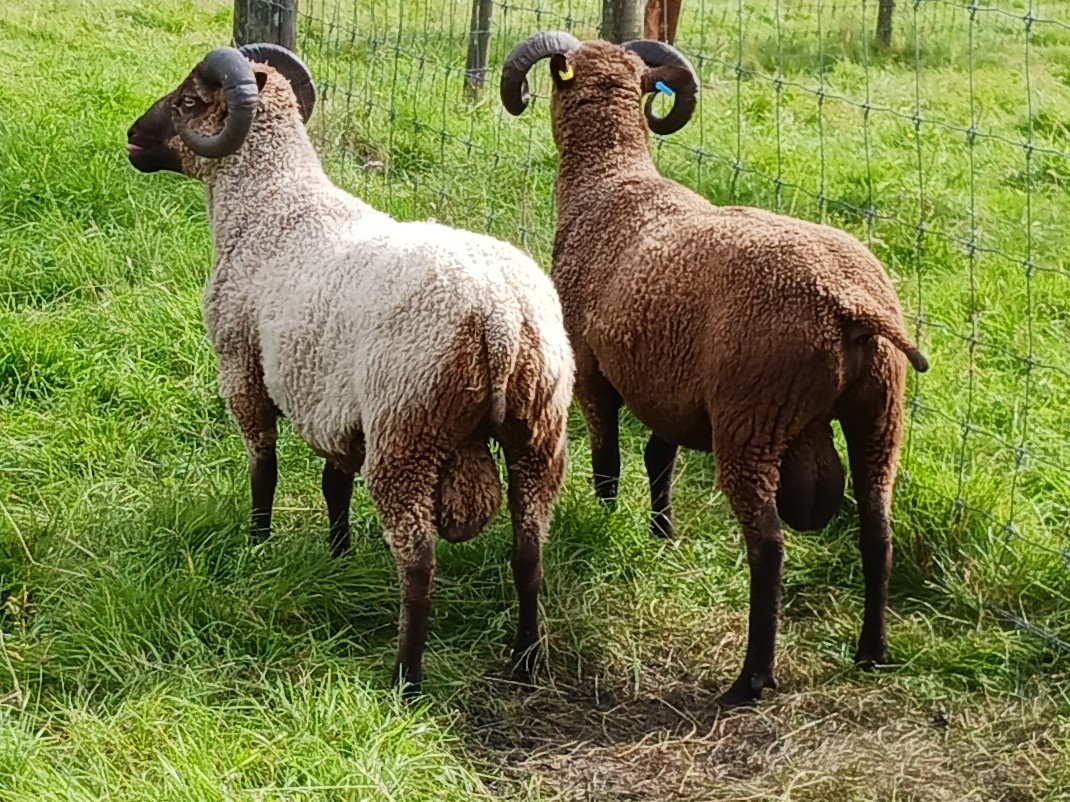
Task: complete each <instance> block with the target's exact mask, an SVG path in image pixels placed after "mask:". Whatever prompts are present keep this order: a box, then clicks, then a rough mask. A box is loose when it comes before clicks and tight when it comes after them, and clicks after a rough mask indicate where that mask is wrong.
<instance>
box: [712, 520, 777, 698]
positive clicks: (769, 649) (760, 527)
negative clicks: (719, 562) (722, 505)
mask: <svg viewBox="0 0 1070 802" xmlns="http://www.w3.org/2000/svg"><path fill="white" fill-rule="evenodd" d="M743 533H744V536H745V537H746V540H747V563H748V564H749V565H750V616H749V620H748V623H747V655H746V657H745V658H744V659H743V670H742V671H741V672H740V674H739V677H738V678H737V679H736V681H735V682H733V683H732V687H730V688H729V689H728V690H727V691H726V692H725V693H724V694H722V696H721V698H720V699H719V702H720V703H721V704H722V705H724V706H725V707H732V706H735V705H741V704H751V703H753V702H756V701H758V700H759V699H761V697H762V690H763V689H765V688H773V689H775V688H776V687H777V682H776V673H775V666H774V661H775V653H776V636H777V623H778V622H777V617H778V616H779V614H780V595H781V581H782V573H783V566H784V535H783V533H782V532H781V531H780V519H779V518H778V517H777V514H776V504H775V503H773V502H772V501H769V502H767V503H766V505H765V507H764V508H763V510H762V512H761V513H760V514H758V515H757V516H756V517H754V518H752V519H751V520H749V521H748V522H746V523H744V524H743Z"/></svg>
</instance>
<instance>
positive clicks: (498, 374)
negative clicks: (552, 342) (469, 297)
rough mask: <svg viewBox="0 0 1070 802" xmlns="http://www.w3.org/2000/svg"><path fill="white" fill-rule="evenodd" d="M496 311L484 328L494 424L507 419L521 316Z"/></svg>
mask: <svg viewBox="0 0 1070 802" xmlns="http://www.w3.org/2000/svg"><path fill="white" fill-rule="evenodd" d="M501 311H502V310H500V309H499V310H495V313H494V314H491V315H489V316H488V317H487V320H486V324H485V325H484V327H483V341H484V344H485V345H486V348H487V366H488V368H489V369H490V417H491V422H492V423H493V424H494V425H495V426H500V425H501V424H502V422H503V421H504V420H505V413H506V391H507V390H508V387H509V377H510V376H512V375H513V370H514V369H515V368H516V360H517V357H518V355H519V354H520V346H521V334H520V316H519V314H518V315H508V314H501Z"/></svg>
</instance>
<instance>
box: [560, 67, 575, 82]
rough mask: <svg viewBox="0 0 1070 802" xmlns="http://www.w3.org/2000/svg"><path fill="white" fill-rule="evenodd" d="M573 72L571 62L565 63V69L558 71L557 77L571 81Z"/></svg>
mask: <svg viewBox="0 0 1070 802" xmlns="http://www.w3.org/2000/svg"><path fill="white" fill-rule="evenodd" d="M575 74H576V73H575V72H574V71H573V70H572V65H571V64H566V65H565V69H563V70H559V71H558V73H557V77H558V78H560V79H561V80H562V81H566V82H567V81H571V80H572V78H573V76H574V75H575Z"/></svg>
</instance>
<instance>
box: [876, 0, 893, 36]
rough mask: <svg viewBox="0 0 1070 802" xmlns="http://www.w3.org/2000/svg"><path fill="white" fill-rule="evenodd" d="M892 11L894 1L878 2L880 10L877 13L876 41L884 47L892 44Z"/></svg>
mask: <svg viewBox="0 0 1070 802" xmlns="http://www.w3.org/2000/svg"><path fill="white" fill-rule="evenodd" d="M893 11H895V0H880V10H879V11H878V12H877V41H878V42H880V43H881V44H882V45H884V46H885V47H888V46H889V45H890V44H891V43H892V12H893Z"/></svg>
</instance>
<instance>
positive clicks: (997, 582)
mask: <svg viewBox="0 0 1070 802" xmlns="http://www.w3.org/2000/svg"><path fill="white" fill-rule="evenodd" d="M475 5H476V9H475V12H474V10H473V4H472V2H471V0H387V1H386V2H373V0H355V1H354V0H345V2H343V1H342V0H302V2H301V4H300V10H299V15H300V16H299V28H298V52H299V53H300V54H301V56H302V57H303V58H305V59H306V60H307V61H308V63H309V65H310V66H311V68H312V70H313V73H314V75H315V76H316V79H317V84H318V87H319V89H320V92H321V102H320V106H319V109H318V111H317V114H316V116H315V117H314V118H313V121H312V123H311V124H310V127H311V129H312V130H313V132H314V136H315V137H316V138H317V140H318V144H319V145H320V146H321V147H322V148H323V149H324V150H328V151H332V152H333V153H335V154H336V160H335V163H336V165H337V170H338V171H340V172H341V173H342V175H341V176H340V180H341V181H342V182H343V183H347V184H348V185H349V186H351V187H352V188H354V189H355V190H356V191H358V192H359V193H360V194H361V195H362V196H363V197H365V198H366V199H367V200H368V201H369V202H371V203H374V204H376V205H379V206H381V207H382V208H385V209H387V210H389V211H390V212H392V213H393V214H395V215H396V216H399V217H402V218H414V217H434V218H436V219H439V220H441V221H443V222H447V223H451V224H455V225H460V226H464V227H468V228H473V229H477V230H482V231H486V232H489V233H491V234H494V235H496V236H500V237H503V238H505V239H508V240H511V241H513V242H516V243H518V244H521V245H522V246H524V247H526V248H527V249H528V250H530V251H531V252H532V253H533V255H535V256H536V258H538V259H539V260H540V261H541V263H542V264H543V265H544V266H546V267H547V268H548V267H549V265H550V250H551V243H552V238H553V231H554V208H553V181H554V175H555V169H556V162H557V156H556V151H555V149H554V146H553V142H552V138H551V134H550V126H549V120H548V104H547V93H548V92H549V88H550V84H549V80H548V77H547V75H546V74H545V73H546V70H545V69H543V70H540V69H538V68H536V69H535V70H533V71H532V78H531V80H532V89H533V98H534V99H533V103H532V106H531V108H530V109H529V111H528V112H526V113H525V115H523V117H522V118H512V117H510V116H509V115H507V114H506V113H505V112H504V110H503V109H502V107H501V104H500V102H499V99H498V94H497V87H498V79H499V75H500V66H501V64H502V61H503V59H504V57H505V55H506V54H507V53H508V52H509V50H510V49H511V48H512V46H513V45H514V44H515V43H516V42H517V41H519V40H520V39H522V38H524V37H526V36H528V35H529V34H531V33H533V32H535V31H537V30H540V29H549V28H560V29H564V30H568V31H570V32H572V33H573V34H574V35H576V36H578V37H579V38H581V39H588V38H594V37H597V36H598V35H599V25H600V23H601V18H602V9H601V3H600V2H599V0H572V1H571V2H570V1H569V0H560V1H558V2H550V0H517V2H516V3H512V2H498V1H495V2H492V3H489V4H484V5H489V9H488V8H484V9H483V11H484V14H486V12H487V11H488V10H489V16H486V15H485V18H484V19H483V21H482V23H480V15H479V13H478V7H479V2H478V0H477V2H476V4H475ZM877 17H878V2H877V0H811V1H810V2H796V1H795V0H723V1H722V2H713V0H685V2H684V4H683V11H682V14H681V18H680V21H679V30H678V35H677V39H676V45H677V47H679V49H680V50H682V51H683V52H684V53H685V54H686V55H687V56H688V57H689V58H690V59H691V61H692V63H693V64H694V66H695V67H696V69H697V71H698V73H699V75H700V78H701V81H702V93H701V95H700V101H699V108H698V110H697V111H696V113H695V117H694V118H693V120H692V122H691V123H690V124H689V126H687V127H686V128H685V129H684V130H683V131H681V132H680V133H678V134H675V135H673V136H671V137H667V138H660V137H653V138H652V143H653V148H654V152H655V157H656V160H657V163H658V165H659V168H660V169H661V171H662V172H663V173H665V174H667V175H669V176H671V177H673V178H675V179H677V180H679V181H681V182H683V183H684V184H686V185H688V186H690V187H692V188H694V189H696V190H698V191H699V192H701V193H702V194H704V195H705V196H706V197H708V198H710V199H711V200H712V201H713V202H715V203H719V204H746V205H755V206H760V207H764V208H768V209H773V210H776V211H780V212H784V213H787V214H791V215H795V216H798V217H803V218H807V219H812V220H818V221H822V222H826V223H828V224H830V225H834V226H838V227H841V228H844V229H846V230H848V231H850V232H852V233H854V234H856V235H857V236H859V237H860V238H861V239H862V240H863V241H864V242H866V243H867V244H868V245H869V246H870V247H871V248H872V249H873V251H874V252H875V253H876V255H877V256H878V257H879V258H880V259H881V261H882V262H883V263H884V264H885V265H886V267H887V268H888V270H889V272H890V273H891V274H892V276H893V278H894V280H895V283H896V285H897V287H898V289H899V292H900V297H901V298H902V300H903V304H904V307H905V310H906V313H907V316H908V321H909V322H910V324H911V327H912V329H913V332H914V334H915V336H916V338H917V340H918V342H919V344H920V346H921V348H922V350H923V351H925V352H926V353H927V354H928V356H929V357H930V362H931V363H932V365H933V370H932V371H930V373H928V374H926V375H925V376H917V375H912V376H911V379H910V385H909V393H908V396H909V397H908V415H909V428H908V434H907V440H906V444H905V447H904V453H903V458H902V477H901V479H902V481H901V483H900V489H899V491H898V497H897V513H896V514H897V520H898V533H899V536H900V537H902V538H905V539H906V540H907V541H908V542H909V543H910V544H911V548H912V549H913V550H914V552H915V556H916V557H917V558H918V559H921V560H924V561H925V562H926V565H927V566H928V568H929V569H930V576H931V577H932V578H933V579H934V580H935V581H937V582H938V583H940V584H942V585H943V586H944V587H946V588H949V589H951V590H953V591H955V592H958V593H961V594H964V595H965V596H966V597H970V598H974V599H980V600H981V601H982V602H983V603H984V604H985V605H987V606H988V607H989V608H990V609H991V610H993V611H995V612H997V613H998V614H999V615H1001V616H1003V617H1005V618H1007V619H1009V620H1011V621H1014V622H1015V623H1016V624H1017V625H1018V626H1020V627H1021V628H1023V629H1025V630H1028V631H1031V632H1034V633H1037V634H1041V635H1043V636H1044V637H1045V638H1047V639H1048V641H1049V642H1050V643H1051V644H1054V645H1055V646H1057V647H1059V648H1061V649H1067V650H1070V624H1068V622H1067V616H1066V615H1065V613H1066V612H1068V611H1070V478H1068V477H1070V473H1068V469H1070V414H1068V413H1067V411H1066V410H1065V409H1064V408H1063V407H1062V404H1063V403H1064V401H1065V399H1066V398H1067V397H1068V395H1070V348H1068V346H1067V343H1068V342H1070V325H1068V320H1070V265H1068V263H1067V256H1066V254H1068V253H1070V223H1068V222H1067V220H1066V212H1067V211H1068V210H1070V194H1068V192H1067V184H1068V182H1070V133H1068V129H1070V6H1068V5H1067V4H1066V3H1065V2H1059V1H1057V0H1047V1H1046V2H1039V0H1038V1H1036V2H1034V1H1032V0H998V2H993V3H991V4H982V3H979V2H972V3H962V2H952V0H914V2H912V3H909V2H902V0H901V2H900V3H899V4H898V5H897V7H896V9H895V12H894V14H893V16H892V23H893V24H892V34H891V40H890V43H889V44H888V45H887V46H884V45H882V44H879V43H878V42H877V40H876V38H875V30H874V28H875V25H876V21H877ZM473 19H475V20H476V23H477V26H476V27H478V26H479V25H480V24H486V23H487V22H488V20H489V25H486V30H487V31H489V39H490V41H489V60H488V68H487V72H486V76H485V80H486V83H485V87H484V90H483V92H482V93H481V94H477V95H476V96H474V97H473V96H472V94H471V93H466V91H465V87H466V74H465V65H466V56H467V53H468V49H469V42H470V36H471V29H472V27H473ZM904 529H905V530H906V532H904Z"/></svg>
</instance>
